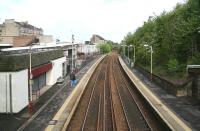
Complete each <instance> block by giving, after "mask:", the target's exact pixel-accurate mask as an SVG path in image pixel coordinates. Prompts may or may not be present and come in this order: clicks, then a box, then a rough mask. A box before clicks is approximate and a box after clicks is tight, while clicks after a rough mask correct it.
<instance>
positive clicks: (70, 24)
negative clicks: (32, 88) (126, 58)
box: [0, 0, 185, 42]
mask: <svg viewBox="0 0 200 131" xmlns="http://www.w3.org/2000/svg"><path fill="white" fill-rule="evenodd" d="M184 2H185V0H0V23H3V22H4V21H5V19H15V20H16V21H28V23H29V24H31V25H34V26H36V27H41V28H42V29H43V30H44V34H45V35H53V38H54V39H60V40H61V41H71V35H72V34H74V36H75V41H77V42H84V41H86V40H90V38H91V36H92V34H98V35H100V36H102V37H103V38H105V39H107V40H112V41H114V42H120V41H121V40H122V39H123V38H124V36H125V35H126V34H127V33H128V32H134V31H135V30H136V29H137V28H138V27H140V26H142V25H143V23H144V21H147V20H148V18H149V16H155V15H159V14H160V13H162V12H163V11H164V10H165V11H170V10H172V9H173V8H174V7H175V6H176V4H177V3H184Z"/></svg>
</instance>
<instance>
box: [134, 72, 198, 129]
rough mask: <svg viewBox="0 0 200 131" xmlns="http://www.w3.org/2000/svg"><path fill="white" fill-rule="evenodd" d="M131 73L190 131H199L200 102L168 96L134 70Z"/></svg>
mask: <svg viewBox="0 0 200 131" xmlns="http://www.w3.org/2000/svg"><path fill="white" fill-rule="evenodd" d="M131 70H132V72H133V73H134V74H135V75H136V76H137V77H138V78H139V79H140V80H141V81H142V82H143V83H144V84H145V85H147V86H148V87H150V88H149V89H150V90H151V91H152V92H153V93H154V94H155V95H156V96H157V97H158V98H160V99H161V101H162V102H163V103H165V104H166V106H168V107H169V108H170V109H171V110H172V111H173V112H174V113H175V114H176V115H177V116H178V117H179V118H181V119H182V120H183V121H185V122H186V124H187V125H188V126H190V127H191V128H192V130H198V131H199V130H200V101H199V100H197V99H195V98H192V97H189V96H184V97H176V96H174V95H172V94H169V93H168V92H166V91H165V90H164V89H162V88H161V87H159V86H158V85H156V84H154V83H153V82H151V81H150V80H149V79H148V78H146V77H145V76H144V75H143V74H142V73H140V72H139V71H138V70H136V69H131Z"/></svg>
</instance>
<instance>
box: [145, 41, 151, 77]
mask: <svg viewBox="0 0 200 131" xmlns="http://www.w3.org/2000/svg"><path fill="white" fill-rule="evenodd" d="M144 47H150V51H151V80H152V73H153V70H152V64H153V48H152V46H149V45H147V44H145V45H144Z"/></svg>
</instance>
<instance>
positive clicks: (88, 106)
mask: <svg viewBox="0 0 200 131" xmlns="http://www.w3.org/2000/svg"><path fill="white" fill-rule="evenodd" d="M102 63H103V62H102ZM101 70H103V68H102V65H101V69H100V70H99V72H98V73H97V75H96V78H95V82H94V85H93V88H92V93H91V95H90V98H89V103H88V105H87V110H86V113H85V116H84V120H83V124H82V127H81V131H83V130H84V127H85V123H86V119H87V116H88V112H89V108H90V105H91V101H92V96H93V94H94V89H95V87H96V83H97V79H98V77H99V74H100V72H101Z"/></svg>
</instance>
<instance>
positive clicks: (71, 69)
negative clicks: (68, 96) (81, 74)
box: [71, 34, 74, 72]
mask: <svg viewBox="0 0 200 131" xmlns="http://www.w3.org/2000/svg"><path fill="white" fill-rule="evenodd" d="M73 45H74V34H72V68H71V72H73V69H74V67H73V66H74V65H73Z"/></svg>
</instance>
